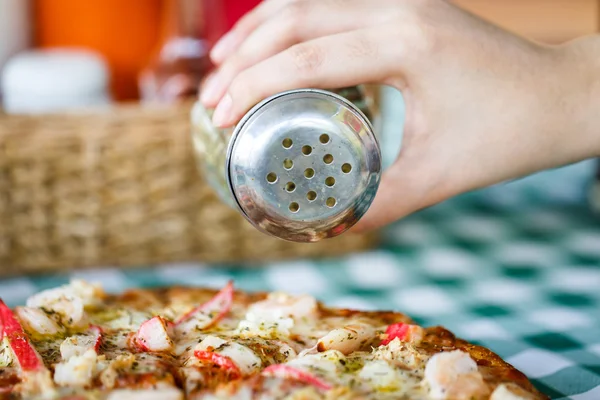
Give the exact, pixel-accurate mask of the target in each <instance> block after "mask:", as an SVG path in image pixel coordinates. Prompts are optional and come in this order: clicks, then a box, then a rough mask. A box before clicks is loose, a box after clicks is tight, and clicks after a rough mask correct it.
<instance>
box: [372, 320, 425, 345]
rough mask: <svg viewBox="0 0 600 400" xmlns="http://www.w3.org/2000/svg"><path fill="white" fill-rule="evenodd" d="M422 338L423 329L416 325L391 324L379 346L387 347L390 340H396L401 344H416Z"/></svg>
mask: <svg viewBox="0 0 600 400" xmlns="http://www.w3.org/2000/svg"><path fill="white" fill-rule="evenodd" d="M422 337H423V328H422V327H420V326H418V325H411V324H405V323H404V322H398V323H396V324H391V325H390V326H388V327H387V329H386V331H385V336H384V339H383V340H382V341H381V346H386V345H388V344H389V343H390V342H391V341H392V340H394V339H396V338H398V339H400V341H402V342H418V341H420V340H421V338H422Z"/></svg>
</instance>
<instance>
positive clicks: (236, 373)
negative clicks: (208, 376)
mask: <svg viewBox="0 0 600 400" xmlns="http://www.w3.org/2000/svg"><path fill="white" fill-rule="evenodd" d="M194 356H196V358H197V359H198V360H201V361H207V362H210V363H212V364H215V365H218V366H219V367H221V368H222V369H224V370H225V371H227V372H228V373H229V376H230V377H231V378H239V377H240V376H242V371H240V369H239V368H238V366H237V365H236V364H235V363H234V362H233V361H232V360H231V358H229V357H227V356H224V355H221V354H218V353H213V352H212V351H204V350H196V351H194Z"/></svg>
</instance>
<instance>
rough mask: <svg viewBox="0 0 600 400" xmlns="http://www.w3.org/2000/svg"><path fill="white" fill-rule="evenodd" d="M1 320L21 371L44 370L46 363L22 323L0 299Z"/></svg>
mask: <svg viewBox="0 0 600 400" xmlns="http://www.w3.org/2000/svg"><path fill="white" fill-rule="evenodd" d="M0 319H1V320H2V325H3V329H2V330H3V332H4V334H3V335H4V336H6V338H7V339H8V344H9V346H10V348H11V349H12V351H13V353H14V355H15V357H16V358H17V362H18V363H19V366H20V367H21V371H23V372H30V371H39V370H41V369H44V368H45V367H44V363H43V362H42V359H41V357H40V355H39V354H38V352H37V351H36V350H35V349H34V348H33V346H32V345H31V343H30V342H29V339H28V338H27V335H26V334H25V331H24V330H23V327H22V326H21V323H20V322H19V321H18V320H17V318H16V317H15V315H14V314H13V312H12V310H11V309H10V308H8V306H7V305H6V304H4V302H3V301H2V300H1V299H0Z"/></svg>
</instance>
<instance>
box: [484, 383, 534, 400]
mask: <svg viewBox="0 0 600 400" xmlns="http://www.w3.org/2000/svg"><path fill="white" fill-rule="evenodd" d="M532 398H533V397H532V396H531V395H530V394H528V393H527V392H525V391H524V390H523V389H521V388H520V387H519V386H517V385H515V384H513V383H503V384H501V385H498V387H496V389H495V390H494V392H493V393H492V395H491V396H490V400H531V399H532Z"/></svg>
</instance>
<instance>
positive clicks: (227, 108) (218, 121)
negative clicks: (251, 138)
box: [213, 93, 233, 128]
mask: <svg viewBox="0 0 600 400" xmlns="http://www.w3.org/2000/svg"><path fill="white" fill-rule="evenodd" d="M232 104H233V101H232V99H231V95H230V94H229V93H227V94H226V95H225V97H223V98H222V99H221V101H220V102H219V104H218V105H217V108H215V113H214V114H213V124H214V125H215V126H217V127H219V128H223V127H225V126H226V125H227V123H228V122H229V118H230V117H231V106H232Z"/></svg>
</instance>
